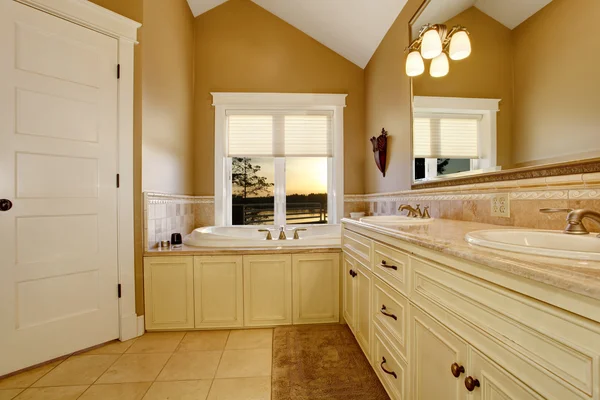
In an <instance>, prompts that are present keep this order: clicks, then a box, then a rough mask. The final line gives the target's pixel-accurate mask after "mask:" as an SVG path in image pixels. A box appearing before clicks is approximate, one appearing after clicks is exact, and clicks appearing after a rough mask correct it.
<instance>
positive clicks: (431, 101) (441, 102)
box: [411, 96, 501, 182]
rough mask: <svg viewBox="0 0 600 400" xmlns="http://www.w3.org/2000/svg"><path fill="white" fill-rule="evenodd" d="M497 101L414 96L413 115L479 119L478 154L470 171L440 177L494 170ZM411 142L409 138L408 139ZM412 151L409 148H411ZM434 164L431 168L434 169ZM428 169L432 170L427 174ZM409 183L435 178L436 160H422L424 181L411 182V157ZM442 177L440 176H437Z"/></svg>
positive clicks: (495, 162) (436, 176) (414, 180)
mask: <svg viewBox="0 0 600 400" xmlns="http://www.w3.org/2000/svg"><path fill="white" fill-rule="evenodd" d="M500 100H501V99H481V98H467V97H435V96H414V97H413V115H414V114H418V113H433V114H471V115H477V116H481V120H480V121H479V124H478V129H477V132H478V138H477V139H478V140H477V144H478V153H479V158H478V159H475V160H471V170H470V171H465V172H459V173H456V174H449V175H443V177H444V178H445V177H456V176H459V175H466V174H473V173H479V172H483V171H489V170H496V169H498V167H497V166H496V164H497V139H496V138H497V130H498V124H497V119H498V118H497V114H498V111H500V106H499V105H500ZM411 139H412V138H411ZM411 151H412V149H411ZM434 162H435V168H434ZM430 169H431V170H432V171H430ZM412 176H413V182H422V181H424V180H429V179H436V178H438V175H437V158H426V159H425V178H424V179H419V180H418V181H417V180H416V179H415V163H414V157H413V174H412ZM439 178H442V177H439Z"/></svg>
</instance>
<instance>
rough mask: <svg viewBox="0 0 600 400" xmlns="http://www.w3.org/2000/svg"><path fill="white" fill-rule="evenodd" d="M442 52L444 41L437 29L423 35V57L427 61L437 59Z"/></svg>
mask: <svg viewBox="0 0 600 400" xmlns="http://www.w3.org/2000/svg"><path fill="white" fill-rule="evenodd" d="M441 52H442V39H440V35H439V33H438V31H437V30H436V29H433V28H432V29H429V30H428V31H426V32H425V33H424V34H423V41H422V42H421V56H423V58H424V59H426V60H431V59H432V58H436V57H437V56H439V55H440V53H441Z"/></svg>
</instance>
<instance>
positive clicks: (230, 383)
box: [208, 376, 271, 400]
mask: <svg viewBox="0 0 600 400" xmlns="http://www.w3.org/2000/svg"><path fill="white" fill-rule="evenodd" d="M270 398H271V377H268V376H261V377H257V378H232V379H215V380H214V382H213V385H212V388H211V389H210V394H209V395H208V400H269V399H270Z"/></svg>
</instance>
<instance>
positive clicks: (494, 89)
mask: <svg viewBox="0 0 600 400" xmlns="http://www.w3.org/2000/svg"><path fill="white" fill-rule="evenodd" d="M596 1H597V0H576V1H573V0H535V1H533V0H530V1H517V0H514V1H512V0H511V1H505V0H430V1H429V2H427V3H426V4H424V6H423V7H422V8H421V10H420V11H419V13H417V15H416V16H415V17H414V18H413V20H412V21H411V26H410V29H411V38H412V43H411V47H410V48H409V49H407V52H406V55H407V58H406V73H407V74H408V75H409V76H411V77H412V88H413V89H412V90H413V156H414V169H413V178H414V181H415V182H423V181H431V180H438V179H448V178H455V177H459V178H460V177H464V176H468V175H472V174H478V173H488V172H493V171H499V170H502V171H505V170H509V169H514V168H522V167H531V166H541V165H546V164H554V163H564V162H571V161H579V160H584V159H592V158H597V157H600V132H599V131H598V126H600V112H599V110H600V78H599V77H598V66H599V65H600V40H599V39H598V34H597V28H596V26H597V18H598V15H597V5H595V4H594V3H595V2H596Z"/></svg>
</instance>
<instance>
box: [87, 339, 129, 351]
mask: <svg viewBox="0 0 600 400" xmlns="http://www.w3.org/2000/svg"><path fill="white" fill-rule="evenodd" d="M134 342H135V339H131V340H128V341H126V342H121V341H119V340H113V341H112V342H109V343H106V344H105V345H103V346H100V347H98V348H96V349H93V350H90V351H86V352H85V353H84V354H87V355H93V354H123V353H125V352H126V351H127V350H128V349H129V348H130V347H131V345H132V344H133V343H134Z"/></svg>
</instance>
